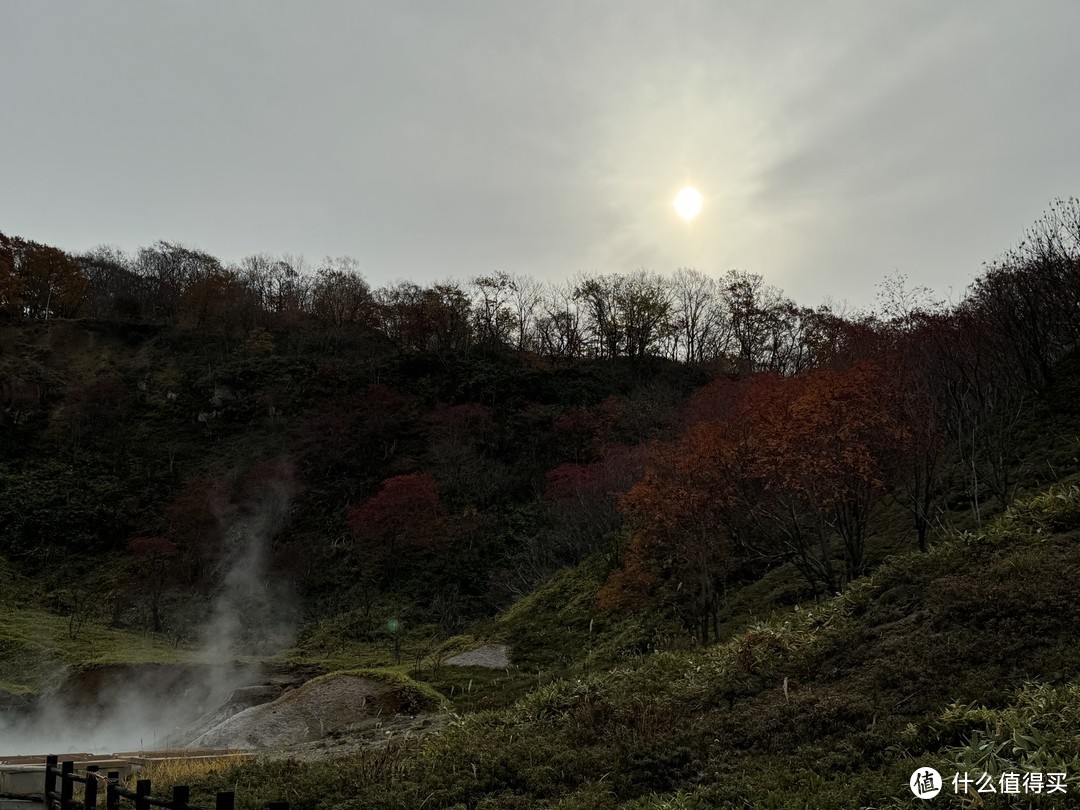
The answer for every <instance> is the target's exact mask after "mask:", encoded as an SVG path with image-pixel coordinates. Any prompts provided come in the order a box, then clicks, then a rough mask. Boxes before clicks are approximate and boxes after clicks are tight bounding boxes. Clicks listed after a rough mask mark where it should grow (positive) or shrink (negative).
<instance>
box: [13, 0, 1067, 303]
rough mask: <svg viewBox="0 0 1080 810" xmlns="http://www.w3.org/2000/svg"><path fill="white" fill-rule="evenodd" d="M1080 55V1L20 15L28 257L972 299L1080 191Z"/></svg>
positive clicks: (18, 180)
mask: <svg viewBox="0 0 1080 810" xmlns="http://www.w3.org/2000/svg"><path fill="white" fill-rule="evenodd" d="M1078 31H1080V3H1077V2H1074V1H1073V0H1060V1H1059V2H1029V3H1020V2H1016V0H1000V1H999V0H966V1H965V0H957V2H949V3H942V2H940V0H932V1H931V0H927V1H926V2H914V1H912V0H904V1H903V2H893V1H891V0H874V2H865V1H864V0H851V2H813V3H809V2H805V0H798V1H797V2H719V0H701V1H700V2H690V1H689V0H687V1H685V2H679V1H678V0H669V1H668V2H663V3H660V2H643V1H642V0H611V1H610V2H592V1H590V0H572V1H571V0H545V1H544V2H529V3H526V2H494V0H492V2H461V1H458V2H446V0H431V1H430V2H420V1H419V0H417V1H416V2H404V1H403V2H389V0H388V1H387V2H380V3H374V2H356V1H355V0H350V1H349V2H317V1H315V2H313V1H311V0H308V1H307V2H295V3H284V2H270V1H269V0H259V1H258V2H254V1H251V2H237V1H236V0H229V1H228V2H221V0H212V1H210V0H206V1H202V2H196V1H195V0H185V1H184V2H146V0H123V1H121V0H111V1H110V0H95V2H92V3H89V2H87V3H75V2H48V3H46V2H39V1H38V0H0V231H3V232H4V233H7V234H9V235H18V236H23V237H26V238H30V239H35V240H37V241H41V242H45V243H48V244H53V245H57V246H59V247H63V248H66V249H68V250H73V251H79V250H85V249H88V248H90V247H93V246H95V245H98V244H102V243H107V244H113V245H117V246H119V247H121V248H123V249H125V250H129V251H130V250H134V249H136V248H137V247H139V246H140V245H148V244H150V243H152V242H154V241H155V240H157V239H167V240H174V241H179V242H183V243H185V244H188V245H190V246H194V247H199V248H202V249H204V250H207V251H209V252H211V253H214V254H215V255H217V256H219V257H220V258H222V259H223V260H225V261H237V260H239V259H241V258H242V257H244V256H246V255H249V254H252V253H259V252H267V253H273V254H279V253H302V254H304V255H306V256H307V257H308V258H309V259H312V260H314V259H318V258H320V257H322V256H324V255H326V254H332V255H343V254H344V255H351V256H355V257H356V258H357V259H359V261H360V264H361V267H362V269H363V271H364V273H365V275H366V276H367V278H368V279H369V281H371V282H372V283H373V284H375V285H379V284H382V283H385V282H388V281H392V280H395V279H400V278H409V279H412V280H414V281H418V282H428V281H433V280H436V279H442V278H446V277H448V276H449V277H455V278H459V279H462V280H465V279H468V278H469V277H471V276H473V275H476V274H478V273H486V272H489V271H492V270H506V271H509V272H513V273H529V274H532V275H534V276H537V277H539V278H544V279H549V280H562V279H566V278H568V277H570V276H571V275H573V274H574V273H576V272H577V271H587V272H597V273H608V272H616V271H629V270H634V269H637V268H640V267H645V268H649V269H653V270H660V271H664V272H670V271H672V270H674V269H675V268H676V267H679V266H692V267H696V268H698V269H700V270H703V271H706V272H709V273H714V274H721V273H723V272H724V271H726V270H727V269H729V268H732V267H740V268H743V269H745V270H749V271H752V272H755V273H760V274H762V275H764V276H765V278H766V279H767V280H768V281H769V282H770V283H772V284H776V285H778V286H780V287H783V288H784V289H785V290H786V291H787V292H788V293H789V294H790V295H792V296H793V297H795V298H796V299H797V300H798V301H799V302H800V303H803V304H816V303H819V302H820V301H822V300H823V299H825V298H827V297H829V298H833V299H847V300H848V301H850V302H851V303H853V304H855V305H864V304H870V303H871V302H872V300H873V296H874V287H875V284H877V283H878V282H879V281H880V280H881V279H882V278H883V277H884V276H886V275H888V274H890V273H891V272H893V271H894V269H897V268H898V269H899V270H901V271H902V272H904V273H906V274H907V275H908V277H909V278H910V280H911V281H912V282H914V283H918V284H926V285H929V286H932V287H934V288H935V289H937V290H939V291H940V292H941V293H942V294H943V295H948V294H949V291H950V290H951V291H952V294H953V296H954V297H955V296H958V295H959V294H960V293H961V292H962V290H963V288H964V287H965V286H966V285H967V283H968V282H969V281H970V280H971V278H972V277H973V276H974V275H975V274H976V273H978V271H979V269H980V266H981V264H982V262H984V261H990V260H992V259H994V258H995V257H996V256H997V255H999V254H1000V253H1001V252H1002V251H1004V250H1005V249H1007V248H1008V247H1010V246H1011V245H1012V244H1014V243H1015V242H1017V241H1018V240H1019V239H1020V237H1021V236H1022V233H1023V230H1024V229H1025V228H1026V227H1027V226H1029V225H1030V224H1031V223H1032V222H1033V221H1034V220H1035V219H1036V218H1037V217H1038V216H1039V215H1040V213H1041V212H1042V211H1043V210H1044V209H1045V208H1046V206H1047V204H1048V203H1049V202H1050V201H1051V199H1053V198H1054V197H1058V196H1069V195H1075V194H1080V149H1078V148H1077V144H1078V143H1080V104H1078V103H1077V93H1076V90H1075V82H1076V79H1077V75H1080V65H1078V62H1077V57H1076V53H1077V51H1076V45H1075V40H1076V35H1077V32H1078ZM686 183H691V184H693V185H695V186H697V187H698V188H699V189H700V190H701V191H702V193H703V194H704V195H705V199H706V203H705V208H704V210H703V211H702V213H701V215H700V216H699V217H698V219H697V220H695V221H694V222H693V223H691V224H689V225H688V224H687V223H686V222H684V221H682V220H681V219H679V218H678V217H677V216H676V215H675V212H674V210H673V208H672V205H671V200H672V198H673V197H674V195H675V192H676V191H678V190H679V188H680V187H681V186H682V185H684V184H686Z"/></svg>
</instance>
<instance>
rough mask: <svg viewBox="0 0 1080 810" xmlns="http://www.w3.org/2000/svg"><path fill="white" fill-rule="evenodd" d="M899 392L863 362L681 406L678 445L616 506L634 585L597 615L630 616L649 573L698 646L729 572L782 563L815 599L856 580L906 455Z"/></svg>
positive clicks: (719, 389) (618, 580) (656, 459)
mask: <svg viewBox="0 0 1080 810" xmlns="http://www.w3.org/2000/svg"><path fill="white" fill-rule="evenodd" d="M897 385H898V382H897V381H896V379H895V378H894V377H893V376H891V375H890V374H888V373H886V371H885V370H884V369H882V368H881V367H879V366H877V365H875V364H873V363H870V362H867V361H863V362H860V363H857V364H855V365H854V366H852V367H851V368H849V369H847V370H846V371H836V370H830V369H821V370H814V371H811V372H808V373H806V374H802V375H799V376H797V377H788V378H785V377H780V376H779V375H775V374H759V375H755V376H753V377H750V378H746V379H743V380H740V381H735V382H732V381H727V380H725V381H721V382H717V383H714V384H713V385H712V386H710V387H709V389H707V390H706V391H704V392H702V394H701V395H699V396H698V397H697V398H696V399H695V402H694V403H693V404H692V407H691V409H690V423H689V426H688V427H687V428H686V429H685V431H684V434H683V436H682V437H681V438H680V439H679V440H678V441H677V442H674V443H672V444H669V445H662V446H657V447H655V448H654V450H653V453H652V457H651V463H650V465H649V468H648V470H647V471H646V473H645V475H644V476H643V478H642V479H641V480H640V481H639V482H638V483H637V484H636V485H635V486H634V487H633V488H632V489H631V490H630V491H629V492H628V493H627V495H626V496H625V497H624V498H623V499H622V501H621V505H620V506H621V509H622V511H623V513H624V514H625V515H626V516H627V517H628V518H629V521H630V524H631V527H632V529H633V532H634V537H633V540H632V542H631V546H630V549H629V550H628V552H627V556H628V558H632V559H633V561H634V566H635V567H636V571H637V573H636V574H635V576H633V577H631V576H630V575H629V572H628V571H627V570H624V571H622V572H621V573H619V574H617V575H615V576H613V578H612V579H611V580H610V581H609V583H608V587H607V588H606V589H605V591H604V592H603V593H602V594H601V598H602V603H603V604H604V605H606V606H620V605H622V606H626V605H629V604H632V603H633V601H634V598H633V597H632V596H631V594H630V593H629V592H628V588H627V585H628V584H630V583H633V584H635V585H636V586H640V585H641V584H642V583H643V582H644V580H643V578H642V576H640V572H641V571H643V570H645V569H646V568H647V565H645V563H646V562H648V561H651V564H652V567H653V570H655V571H658V572H660V573H662V574H663V576H664V577H665V578H666V579H668V580H670V581H672V582H675V583H677V587H678V589H679V590H681V591H683V592H688V593H689V594H691V595H692V597H693V599H692V609H691V611H690V614H691V615H692V620H691V622H692V624H693V626H694V629H695V632H696V634H697V635H698V636H699V637H700V639H701V640H702V642H707V641H708V640H709V638H710V636H715V635H716V632H717V624H718V614H719V609H720V606H721V600H722V595H723V591H724V588H725V586H726V582H727V579H728V576H729V574H730V573H731V572H732V570H733V569H734V568H735V567H736V566H737V565H740V564H742V565H745V564H752V565H760V564H765V565H775V564H776V563H778V562H781V561H788V562H791V563H792V564H793V565H795V567H796V568H797V569H798V570H799V571H800V573H802V574H803V576H804V577H805V578H806V580H807V581H808V582H809V583H810V584H811V586H812V587H814V588H815V589H825V590H826V591H834V590H836V589H838V588H839V587H840V585H842V584H843V582H845V581H850V580H852V579H854V578H855V577H857V576H860V575H861V574H862V573H863V572H864V569H865V544H866V539H867V538H868V537H869V536H870V534H871V532H872V531H873V527H874V518H875V516H876V515H877V513H878V511H879V508H880V506H881V504H882V502H883V498H884V497H885V495H886V493H887V492H888V491H889V489H890V487H891V486H892V484H893V482H894V481H895V479H896V477H897V475H898V474H899V471H900V470H901V469H902V462H903V460H904V458H905V457H906V454H908V452H909V445H910V438H909V437H910V433H909V431H908V430H907V429H906V428H905V426H904V424H903V420H902V415H901V413H900V412H899V409H898V407H897V403H899V402H900V401H901V398H900V397H899V395H898V391H897ZM837 541H839V544H840V545H841V546H842V557H843V565H842V568H840V567H838V566H837V562H836V560H835V551H834V546H835V545H836V543H837ZM684 601H685V600H684Z"/></svg>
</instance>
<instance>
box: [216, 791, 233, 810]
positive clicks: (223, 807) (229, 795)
mask: <svg viewBox="0 0 1080 810" xmlns="http://www.w3.org/2000/svg"><path fill="white" fill-rule="evenodd" d="M235 805H236V794H235V793H233V792H232V791H228V792H223V793H219V794H218V795H217V801H216V803H215V805H214V810H234V807H235Z"/></svg>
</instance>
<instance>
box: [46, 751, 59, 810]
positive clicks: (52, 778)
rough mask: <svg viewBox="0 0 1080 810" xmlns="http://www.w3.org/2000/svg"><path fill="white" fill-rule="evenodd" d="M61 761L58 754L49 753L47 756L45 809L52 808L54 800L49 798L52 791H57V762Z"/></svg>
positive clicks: (50, 809)
mask: <svg viewBox="0 0 1080 810" xmlns="http://www.w3.org/2000/svg"><path fill="white" fill-rule="evenodd" d="M58 761H59V757H57V756H56V754H49V756H47V757H46V758H45V810H52V806H53V800H52V799H51V798H49V794H50V793H56V763H57V762H58Z"/></svg>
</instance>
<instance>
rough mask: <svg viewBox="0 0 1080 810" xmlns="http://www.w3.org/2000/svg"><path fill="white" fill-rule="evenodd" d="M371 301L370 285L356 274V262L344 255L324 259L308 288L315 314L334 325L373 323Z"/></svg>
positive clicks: (371, 324)
mask: <svg viewBox="0 0 1080 810" xmlns="http://www.w3.org/2000/svg"><path fill="white" fill-rule="evenodd" d="M374 303H375V302H374V298H373V297H372V294H371V288H370V287H369V286H368V283H367V282H366V281H365V280H364V278H363V276H361V275H360V272H359V262H357V261H356V260H355V259H352V258H350V257H347V256H342V257H340V258H337V259H331V258H329V257H327V258H326V259H325V260H324V262H323V266H322V267H320V268H319V270H318V272H317V273H316V274H315V280H314V283H313V284H312V288H311V307H312V311H313V312H314V313H315V315H316V317H318V318H321V319H322V320H325V321H327V322H328V323H331V324H333V325H334V326H343V325H345V324H359V325H361V326H373V325H374V318H373V314H374V313H373V310H374Z"/></svg>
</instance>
